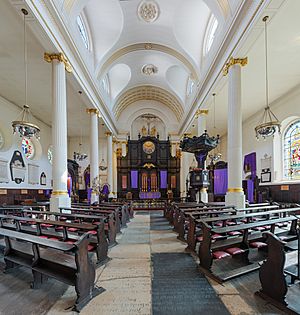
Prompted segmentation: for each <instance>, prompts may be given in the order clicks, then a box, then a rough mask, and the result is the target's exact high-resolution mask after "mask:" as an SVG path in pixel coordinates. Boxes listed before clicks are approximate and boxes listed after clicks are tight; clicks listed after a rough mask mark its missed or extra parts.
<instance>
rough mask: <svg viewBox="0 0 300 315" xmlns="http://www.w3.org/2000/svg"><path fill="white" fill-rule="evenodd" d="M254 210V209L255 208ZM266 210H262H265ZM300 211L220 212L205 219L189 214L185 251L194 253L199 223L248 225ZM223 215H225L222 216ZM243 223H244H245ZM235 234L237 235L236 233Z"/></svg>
mask: <svg viewBox="0 0 300 315" xmlns="http://www.w3.org/2000/svg"><path fill="white" fill-rule="evenodd" d="M255 209H256V208H255ZM265 209H266V208H263V210H265ZM299 211H300V208H288V209H277V208H276V210H270V211H264V212H254V211H253V212H250V213H244V211H236V212H233V211H232V212H231V215H226V212H225V211H224V212H223V213H222V211H220V213H219V214H218V215H211V218H205V219H203V217H200V216H199V215H197V214H195V213H193V212H192V213H190V214H189V227H188V237H187V242H188V247H187V250H190V251H195V248H196V243H197V241H200V239H201V235H198V234H197V233H196V227H198V229H199V228H200V227H201V222H202V221H204V222H206V223H207V224H208V225H211V224H212V223H215V222H217V223H218V224H219V222H222V223H221V224H222V226H226V222H227V221H230V224H235V223H236V222H235V223H233V221H236V220H238V219H240V220H244V221H245V222H246V223H250V222H251V221H253V220H255V219H257V218H258V217H261V216H264V217H265V218H267V219H268V218H269V217H270V215H286V214H287V213H288V212H292V213H297V212H299ZM228 213H229V211H228ZM223 214H225V215H223ZM245 222H244V223H245ZM236 234H238V233H237V232H236Z"/></svg>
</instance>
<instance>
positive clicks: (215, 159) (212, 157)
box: [208, 93, 222, 164]
mask: <svg viewBox="0 0 300 315" xmlns="http://www.w3.org/2000/svg"><path fill="white" fill-rule="evenodd" d="M212 96H213V100H214V130H215V129H217V127H216V93H213V94H212ZM219 142H220V140H219ZM208 157H209V159H210V164H213V163H215V162H218V161H219V160H220V159H221V157H222V154H221V153H220V152H215V149H214V150H213V152H212V153H211V154H209V155H208Z"/></svg>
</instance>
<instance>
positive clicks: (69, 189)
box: [68, 176, 73, 197]
mask: <svg viewBox="0 0 300 315" xmlns="http://www.w3.org/2000/svg"><path fill="white" fill-rule="evenodd" d="M68 184H69V185H68V194H69V197H71V192H72V186H73V181H72V177H71V176H68Z"/></svg>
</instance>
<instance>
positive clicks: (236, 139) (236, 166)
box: [225, 58, 247, 208]
mask: <svg viewBox="0 0 300 315" xmlns="http://www.w3.org/2000/svg"><path fill="white" fill-rule="evenodd" d="M245 64H247V60H246V58H245V59H233V58H231V59H230V61H229V63H228V64H227V71H228V73H229V82H228V88H229V91H228V132H227V139H228V140H227V141H228V142H227V159H228V190H227V194H226V196H225V202H226V205H234V206H236V207H237V208H244V207H245V195H244V191H243V188H242V180H243V160H242V159H243V156H242V103H241V96H242V93H241V66H242V65H245Z"/></svg>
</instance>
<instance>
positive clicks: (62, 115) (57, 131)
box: [44, 53, 72, 211]
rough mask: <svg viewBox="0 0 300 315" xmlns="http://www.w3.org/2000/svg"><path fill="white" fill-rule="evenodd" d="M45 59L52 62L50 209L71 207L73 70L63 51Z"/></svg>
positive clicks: (48, 55)
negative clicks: (69, 87)
mask: <svg viewBox="0 0 300 315" xmlns="http://www.w3.org/2000/svg"><path fill="white" fill-rule="evenodd" d="M44 59H45V61H47V62H49V63H52V145H53V160H52V161H53V162H52V180H53V187H52V194H51V198H50V210H51V211H59V210H58V208H59V207H70V206H71V198H70V197H69V195H68V191H67V180H68V165H67V159H68V139H67V97H66V72H65V70H67V71H68V72H71V71H72V68H71V66H70V64H69V63H68V61H67V59H66V58H65V56H64V55H63V54H62V53H58V54H48V53H45V54H44Z"/></svg>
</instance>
